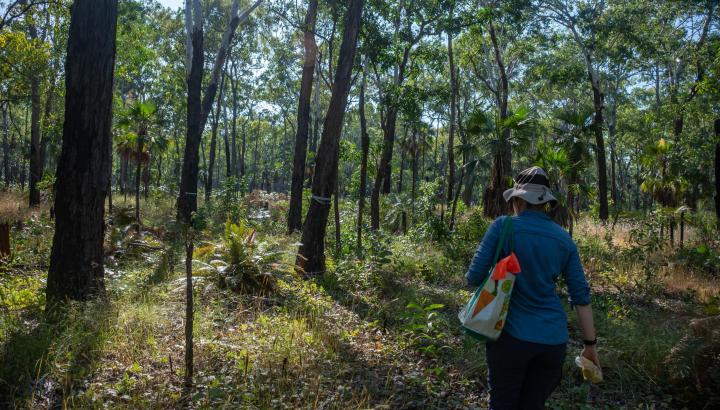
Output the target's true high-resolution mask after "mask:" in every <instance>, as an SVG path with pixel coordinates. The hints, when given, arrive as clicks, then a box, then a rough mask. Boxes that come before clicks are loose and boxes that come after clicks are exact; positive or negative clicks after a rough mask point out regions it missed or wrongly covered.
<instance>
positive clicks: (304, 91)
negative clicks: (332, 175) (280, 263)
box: [288, 0, 318, 233]
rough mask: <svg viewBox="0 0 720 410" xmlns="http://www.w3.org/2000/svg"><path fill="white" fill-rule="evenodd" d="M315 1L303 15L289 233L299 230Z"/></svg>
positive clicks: (315, 13) (308, 116)
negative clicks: (301, 56) (302, 49)
mask: <svg viewBox="0 0 720 410" xmlns="http://www.w3.org/2000/svg"><path fill="white" fill-rule="evenodd" d="M317 6H318V2H317V0H310V3H309V5H308V9H307V14H306V15H305V25H304V29H305V37H304V45H305V60H304V61H305V62H304V64H303V71H302V79H301V80H300V98H299V102H298V115H297V134H296V135H295V155H294V157H293V173H292V182H291V187H290V208H289V210H288V232H290V233H293V232H294V231H299V230H301V229H302V194H303V181H304V179H305V159H306V154H307V140H308V132H309V131H308V130H309V126H310V98H311V97H312V85H313V73H314V72H315V61H316V49H317V46H316V45H315V35H314V31H315V18H316V15H317Z"/></svg>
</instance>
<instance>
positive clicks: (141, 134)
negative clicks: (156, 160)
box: [135, 131, 145, 232]
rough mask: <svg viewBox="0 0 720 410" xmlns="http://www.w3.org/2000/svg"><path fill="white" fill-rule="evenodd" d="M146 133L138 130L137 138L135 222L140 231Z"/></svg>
mask: <svg viewBox="0 0 720 410" xmlns="http://www.w3.org/2000/svg"><path fill="white" fill-rule="evenodd" d="M144 138H145V133H144V132H143V131H140V132H138V138H137V152H136V153H135V163H136V165H135V222H137V224H138V232H140V225H142V221H140V178H141V176H140V171H141V169H142V151H143V139H144Z"/></svg>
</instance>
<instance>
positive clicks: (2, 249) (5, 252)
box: [0, 221, 10, 260]
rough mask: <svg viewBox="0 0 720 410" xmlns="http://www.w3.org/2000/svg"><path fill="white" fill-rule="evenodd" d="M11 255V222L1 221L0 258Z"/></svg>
mask: <svg viewBox="0 0 720 410" xmlns="http://www.w3.org/2000/svg"><path fill="white" fill-rule="evenodd" d="M9 256H10V223H9V222H2V221H0V260H2V259H4V258H6V257H9Z"/></svg>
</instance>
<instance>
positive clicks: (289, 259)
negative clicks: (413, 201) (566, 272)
mask: <svg viewBox="0 0 720 410" xmlns="http://www.w3.org/2000/svg"><path fill="white" fill-rule="evenodd" d="M173 205H174V204H173V201H172V199H171V198H169V197H166V196H162V195H157V196H153V197H151V198H150V199H149V200H148V201H147V202H145V203H143V206H144V209H145V215H146V217H145V219H146V221H145V227H144V230H142V231H140V233H138V232H137V230H136V229H134V228H133V227H132V225H131V224H128V221H131V220H132V219H131V218H123V215H124V213H125V212H127V209H126V208H123V207H122V203H120V204H119V205H118V206H116V208H115V209H114V211H113V212H112V213H111V214H110V215H109V219H108V229H107V232H106V249H108V250H109V251H108V252H109V253H108V255H107V261H108V262H107V267H106V269H107V275H106V279H105V281H106V287H107V294H106V297H105V298H103V299H100V300H98V301H95V302H92V303H89V304H83V305H81V304H71V305H69V306H68V307H67V308H66V309H67V310H66V312H65V314H64V315H63V317H62V318H61V319H52V318H48V317H46V316H45V314H44V306H45V301H44V291H43V290H44V282H45V278H46V270H47V266H46V264H47V260H48V255H49V252H50V249H49V244H50V240H49V238H50V237H51V236H52V230H53V228H52V227H53V224H52V221H51V220H50V219H49V215H48V213H47V212H39V213H36V214H34V215H31V216H29V217H28V218H27V219H25V220H24V221H23V222H22V223H21V224H17V225H15V226H13V227H12V237H13V256H12V258H11V259H6V260H4V261H3V262H2V266H0V363H2V366H1V367H0V397H2V400H1V401H0V405H2V406H3V407H7V406H9V407H15V408H55V407H58V406H62V407H73V408H139V407H141V408H176V407H177V406H179V405H180V404H181V403H183V402H182V400H181V399H182V377H183V371H184V369H183V365H182V363H183V359H182V354H183V331H182V329H183V315H182V312H183V310H184V306H185V305H184V303H185V300H184V289H185V278H184V269H183V266H184V261H183V255H184V253H183V242H182V239H181V238H180V236H179V235H178V234H177V232H174V231H173V227H172V226H173V222H172V221H173V210H174V209H173ZM343 205H344V204H343ZM348 206H351V204H349V205H348ZM224 207H226V206H225V205H223V204H222V201H218V202H217V203H212V204H205V205H204V206H202V207H201V209H202V210H204V211H209V210H211V209H214V212H207V213H205V214H206V215H207V216H205V217H204V220H203V223H202V225H203V228H202V229H201V230H199V231H198V232H196V234H195V242H196V247H195V252H194V256H193V265H194V267H195V276H194V279H193V280H194V285H195V300H196V306H195V323H194V332H195V369H196V375H195V379H196V386H195V387H194V390H193V391H192V395H191V398H190V405H191V406H192V407H194V408H217V407H218V406H219V407H222V406H227V407H233V408H235V407H250V408H256V407H259V408H370V407H372V408H482V407H485V406H486V404H485V403H486V401H485V399H486V395H487V388H486V377H487V368H486V366H485V363H484V360H485V358H484V346H483V345H482V344H481V343H479V342H477V341H475V340H474V339H470V338H467V337H465V336H464V335H463V334H462V332H461V330H460V327H459V325H458V322H457V318H456V314H457V311H458V310H459V309H460V307H461V305H462V304H463V303H464V302H465V301H466V300H467V299H468V298H469V296H470V291H471V289H469V288H467V287H465V285H464V283H463V274H464V269H466V267H467V263H468V261H469V258H470V256H471V255H472V253H473V251H474V249H475V247H476V246H477V244H478V243H479V241H480V239H481V238H482V235H483V233H484V231H485V229H486V227H487V225H488V221H487V220H486V219H485V218H484V217H482V216H481V214H480V212H479V211H478V210H475V209H472V210H466V211H464V212H463V213H461V214H460V215H459V216H458V222H457V226H456V229H455V230H454V231H453V232H449V231H446V230H443V229H439V230H438V229H437V227H438V226H443V225H440V224H436V223H435V222H434V221H433V220H428V221H426V222H425V223H418V224H417V225H416V227H415V228H413V229H414V231H413V232H412V233H411V234H408V235H393V234H390V233H385V234H382V233H380V232H377V233H372V232H371V233H368V234H367V236H366V237H365V238H364V241H365V243H366V244H367V249H366V252H365V254H364V255H363V258H362V259H360V258H358V256H357V255H356V254H355V252H352V251H350V249H352V246H350V245H351V243H348V242H350V241H351V239H348V238H351V237H352V232H354V228H355V221H354V220H353V218H352V214H347V215H345V214H343V216H344V217H343V219H342V220H341V235H340V238H341V241H343V243H342V244H341V246H338V247H335V244H333V243H330V244H329V246H328V248H329V249H338V250H339V253H335V254H332V256H329V257H328V259H329V262H328V266H329V268H330V269H329V270H328V272H326V274H325V275H324V276H321V277H318V278H316V279H314V280H310V281H307V280H304V279H302V278H301V277H300V276H298V275H297V274H296V273H295V272H294V270H293V269H292V267H293V261H294V257H295V252H296V249H297V241H298V237H297V236H296V235H287V234H286V233H284V222H285V221H284V215H285V212H284V211H285V209H286V208H287V200H286V199H285V198H283V197H282V196H278V195H270V194H265V193H262V192H256V193H254V195H251V196H248V197H246V199H245V200H243V201H241V202H238V205H235V206H230V207H229V208H234V209H223V210H224V211H228V212H220V211H218V209H221V208H224ZM200 214H203V212H200ZM223 215H231V216H229V217H228V218H227V219H225V218H223V217H222V216H223ZM232 215H235V216H236V219H233V216H232ZM251 216H254V217H251ZM646 220H647V218H643V217H640V216H639V215H622V216H620V217H619V218H618V221H617V223H616V224H615V225H614V226H610V225H608V226H602V225H599V224H597V223H595V221H592V220H591V219H584V220H582V221H580V223H579V224H578V226H577V228H576V233H575V235H576V240H577V242H578V245H579V248H580V253H581V255H582V258H583V263H584V266H585V268H586V271H587V276H588V280H589V282H590V283H591V286H592V290H593V305H594V307H595V309H596V320H597V328H598V334H599V335H600V346H601V348H600V354H601V358H602V364H603V368H604V372H605V382H604V383H602V384H601V385H597V386H595V385H590V384H588V383H587V382H583V380H582V377H581V376H580V373H579V372H578V371H577V369H576V368H575V367H574V364H573V359H574V356H575V354H577V352H579V350H580V348H581V344H580V342H579V340H580V334H579V331H578V330H577V329H576V325H575V323H576V322H575V321H574V315H573V314H572V312H569V313H570V318H571V319H570V321H569V324H568V326H569V327H570V329H571V341H570V344H569V354H568V357H567V361H566V364H565V368H564V377H563V381H562V385H561V387H560V388H559V389H558V390H557V392H556V393H555V394H554V395H553V397H552V399H551V401H550V402H549V407H550V408H558V409H563V408H568V409H570V408H573V409H576V408H618V407H621V408H678V407H688V408H698V407H696V406H701V407H702V406H704V405H706V406H710V407H712V406H713V405H717V404H718V401H717V400H718V395H717V394H718V392H717V386H718V384H717V380H718V379H717V377H718V367H717V357H715V358H712V357H711V356H709V357H707V358H706V360H707V362H706V363H705V364H704V367H702V366H703V364H702V363H698V362H697V361H698V356H697V355H698V352H697V349H698V348H697V345H698V343H697V340H695V341H692V340H690V341H688V340H687V338H688V334H691V332H690V326H689V323H690V322H691V321H692V320H693V319H695V318H701V317H705V316H708V315H717V313H718V311H719V309H720V305H719V300H720V299H719V294H720V293H719V292H718V290H719V288H718V286H719V278H718V275H719V274H720V272H719V271H718V265H719V264H720V256H719V255H718V253H717V252H718V250H717V249H718V244H717V238H716V237H714V236H712V235H710V236H704V235H707V234H704V233H703V232H704V229H705V228H703V225H702V223H704V222H703V220H702V218H700V217H698V219H697V224H696V225H693V226H689V227H687V230H688V232H686V234H685V243H684V246H683V247H682V248H680V247H679V246H677V245H676V246H675V247H670V246H669V245H667V244H665V245H663V246H660V247H658V246H656V245H655V242H654V241H653V240H652V237H653V236H654V235H657V234H659V231H657V230H655V229H654V227H653V225H652V224H647V223H644V222H643V221H646ZM333 229H334V228H333V227H331V231H332V230H333ZM328 237H329V238H334V237H335V235H333V232H329V235H328ZM233 283H235V284H233ZM564 299H566V298H564ZM715 329H717V328H715ZM707 331H708V332H712V331H713V329H712V327H711V328H708V329H707ZM715 332H716V330H715ZM684 343H685V344H684ZM688 343H689V344H690V345H692V346H688V345H687V344H688ZM715 346H717V345H715ZM693 349H695V350H693ZM683 355H684V356H683ZM700 357H702V356H700ZM713 403H714V404H713ZM708 408H709V407H708Z"/></svg>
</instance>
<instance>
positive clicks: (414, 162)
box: [410, 129, 420, 223]
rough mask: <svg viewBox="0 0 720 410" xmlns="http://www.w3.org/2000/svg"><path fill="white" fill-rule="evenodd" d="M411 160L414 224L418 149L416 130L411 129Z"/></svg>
mask: <svg viewBox="0 0 720 410" xmlns="http://www.w3.org/2000/svg"><path fill="white" fill-rule="evenodd" d="M413 145H414V148H415V149H413V158H412V187H411V188H410V208H411V210H412V215H411V217H412V221H413V223H415V198H416V196H417V194H416V192H417V180H418V153H419V152H420V149H419V148H418V142H417V129H413Z"/></svg>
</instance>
